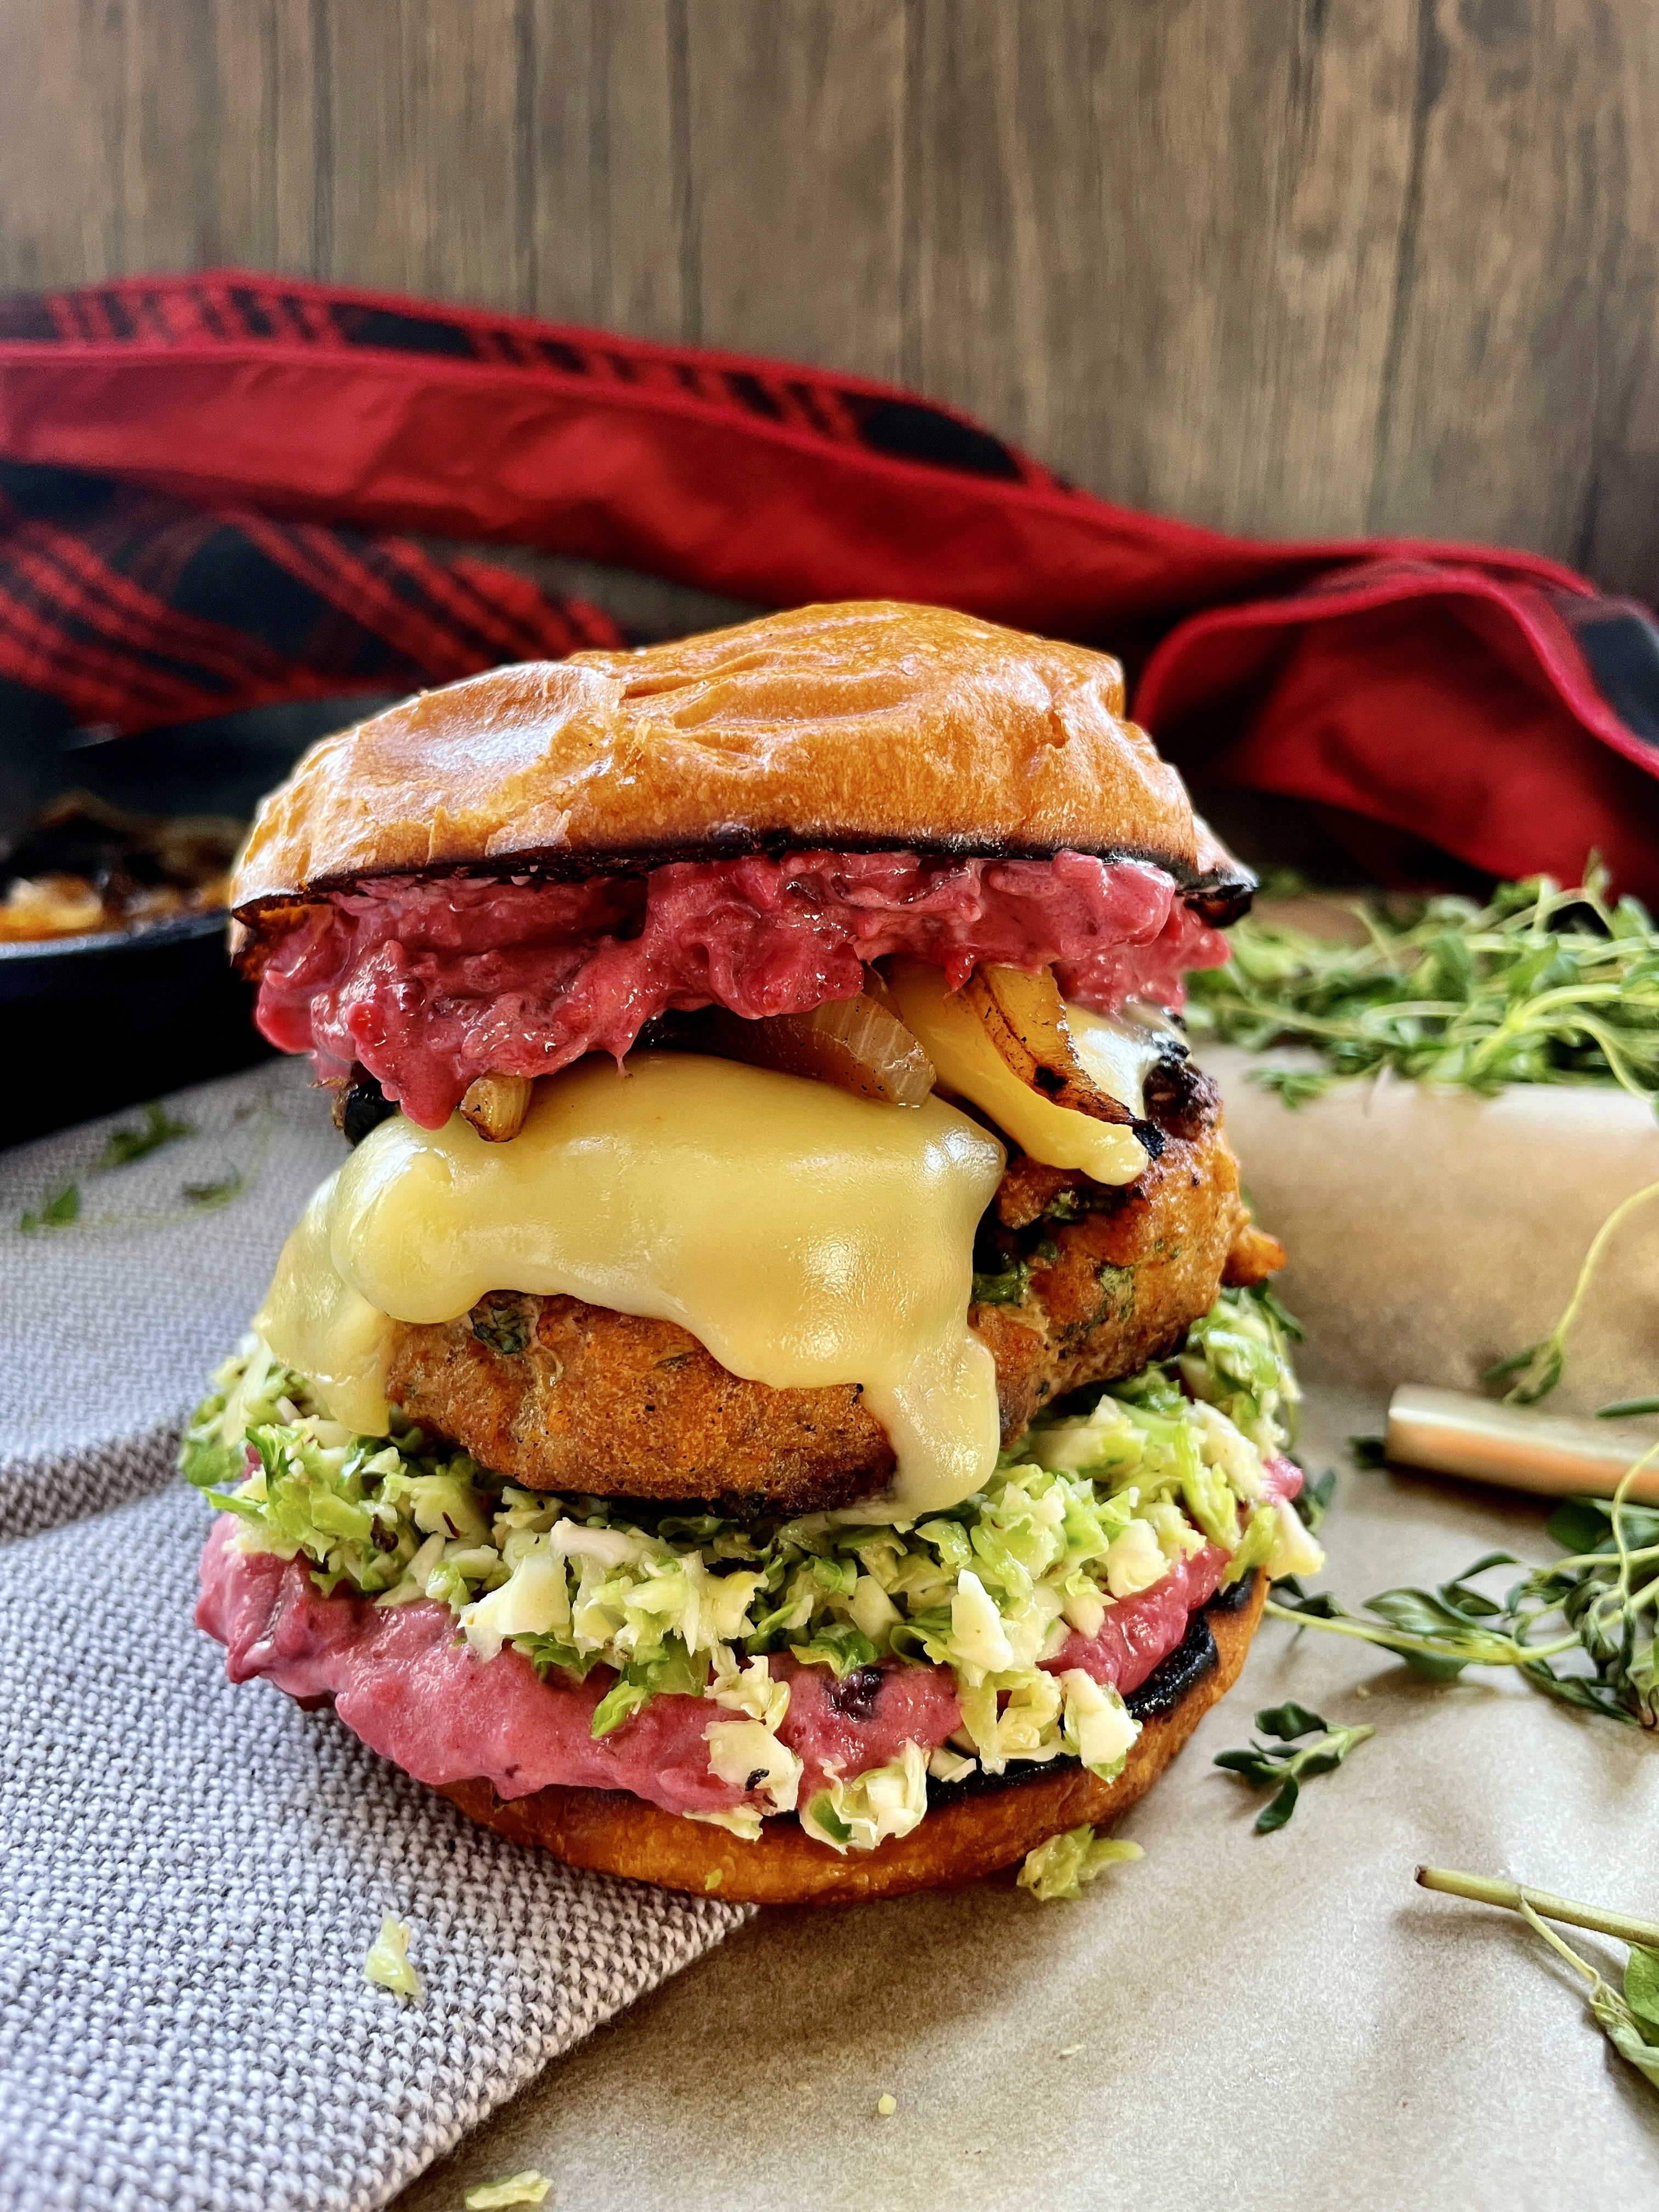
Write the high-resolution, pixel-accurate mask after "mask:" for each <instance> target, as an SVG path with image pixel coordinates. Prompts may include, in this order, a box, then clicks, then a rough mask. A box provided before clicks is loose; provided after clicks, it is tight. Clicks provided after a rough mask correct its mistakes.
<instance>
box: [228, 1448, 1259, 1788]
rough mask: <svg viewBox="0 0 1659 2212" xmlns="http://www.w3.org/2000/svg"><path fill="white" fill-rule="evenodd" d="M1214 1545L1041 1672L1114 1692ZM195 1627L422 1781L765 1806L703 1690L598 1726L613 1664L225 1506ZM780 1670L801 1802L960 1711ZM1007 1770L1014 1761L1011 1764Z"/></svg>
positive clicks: (945, 1726)
mask: <svg viewBox="0 0 1659 2212" xmlns="http://www.w3.org/2000/svg"><path fill="white" fill-rule="evenodd" d="M1301 1485H1302V1475H1301V1471H1300V1469H1299V1468H1297V1467H1296V1466H1295V1465H1294V1464H1293V1463H1292V1462H1290V1461H1288V1460H1285V1459H1280V1458H1275V1459H1273V1460H1270V1461H1269V1462H1268V1464H1267V1478H1266V1481H1265V1484H1264V1490H1265V1492H1266V1493H1267V1495H1268V1496H1269V1497H1273V1498H1292V1497H1294V1496H1295V1495H1296V1493H1297V1491H1298V1490H1299V1489H1300V1488H1301ZM1226 1565H1227V1554H1226V1553H1225V1552H1223V1551H1221V1550H1220V1549H1219V1548H1218V1547H1217V1546H1215V1545H1213V1544H1206V1546H1205V1547H1203V1549H1202V1550H1200V1551H1198V1552H1196V1553H1194V1554H1193V1555H1192V1556H1191V1557H1190V1558H1188V1559H1182V1560H1178V1561H1176V1563H1174V1564H1173V1565H1171V1566H1170V1571H1169V1572H1168V1573H1167V1574H1165V1575H1164V1577H1163V1578H1162V1579H1161V1580H1160V1581H1158V1582H1157V1583H1154V1584H1153V1585H1152V1588H1151V1589H1147V1590H1146V1591H1144V1592H1143V1593H1142V1594H1140V1595H1139V1596H1136V1597H1132V1598H1129V1599H1127V1600H1125V1601H1122V1602H1121V1603H1120V1604H1118V1605H1115V1606H1114V1607H1112V1608H1111V1609H1110V1610H1109V1612H1108V1613H1106V1615H1105V1618H1104V1620H1103V1621H1102V1623H1101V1626H1100V1627H1099V1628H1098V1629H1097V1631H1096V1632H1095V1633H1094V1634H1093V1635H1092V1636H1085V1635H1083V1634H1082V1633H1081V1632H1073V1634H1072V1636H1071V1637H1070V1638H1069V1639H1068V1640H1067V1642H1066V1644H1065V1645H1064V1646H1063V1647H1062V1649H1061V1650H1060V1651H1059V1652H1058V1653H1057V1654H1056V1655H1055V1656H1054V1658H1053V1659H1051V1660H1048V1661H1045V1662H1042V1663H1043V1666H1044V1668H1045V1669H1047V1670H1048V1671H1050V1672H1053V1673H1054V1674H1060V1673H1063V1672H1065V1671H1066V1669H1068V1668H1082V1669H1083V1670H1084V1671H1085V1673H1087V1674H1091V1676H1092V1677H1093V1678H1094V1679H1095V1680H1097V1681H1098V1682H1102V1683H1109V1684H1110V1685H1111V1686H1112V1687H1113V1688H1114V1689H1115V1690H1116V1691H1118V1692H1120V1693H1121V1694H1124V1695H1127V1694H1128V1693H1129V1692H1133V1691H1134V1690H1137V1689H1139V1687H1140V1686H1141V1685H1142V1683H1144V1682H1145V1681H1146V1680H1147V1678H1148V1676H1149V1675H1151V1674H1152V1672H1153V1670H1154V1669H1155V1668H1157V1667H1158V1665H1159V1664H1160V1663H1161V1662H1163V1661H1164V1660H1165V1659H1167V1658H1168V1657H1169V1656H1170V1653H1171V1652H1173V1651H1174V1650H1176V1649H1177V1648H1178V1647H1179V1646H1180V1644H1182V1640H1183V1638H1185V1636H1186V1634H1187V1630H1188V1622H1189V1620H1190V1619H1191V1617H1192V1615H1193V1614H1194V1613H1197V1612H1199V1611H1200V1609H1201V1608H1202V1607H1204V1606H1205V1605H1206V1604H1207V1603H1208V1602H1209V1601H1210V1600H1211V1598H1212V1597H1213V1596H1214V1595H1215V1594H1216V1591H1217V1589H1218V1587H1219V1586H1220V1583H1221V1578H1222V1576H1223V1573H1224V1572H1225V1568H1226ZM201 1581H202V1589H201V1595H200V1597H199V1598H198V1600H197V1607H196V1622H197V1627H199V1628H203V1629H205V1630H206V1631H207V1632H208V1634H209V1635H210V1636H211V1637H213V1638H215V1639H216V1641H217V1642H219V1643H220V1644H223V1645H224V1646H225V1667H226V1671H227V1673H228V1675H229V1677H230V1679H231V1680H232V1681H233V1682H246V1681H250V1680H254V1679H255V1678H263V1679H264V1680H267V1681H270V1682H272V1683H274V1684H275V1685H276V1687H277V1688H278V1689H280V1690H283V1691H286V1692H287V1693H288V1694H289V1696H290V1697H292V1698H295V1699H299V1700H300V1701H301V1703H303V1704H307V1705H313V1704H319V1703H328V1704H331V1705H332V1706H333V1708H334V1711H335V1712H336V1713H337V1715H338V1717H339V1718H340V1719H341V1720H342V1721H343V1722H344V1723H345V1724H346V1726H347V1727H348V1728H349V1729H351V1730H352V1732H353V1734H354V1735H358V1736H361V1737H362V1741H364V1742H365V1743H366V1744H368V1747H369V1748H370V1749H371V1750H373V1751H377V1752H379V1753H380V1755H381V1757H382V1758H384V1759H390V1760H391V1761H392V1764H393V1765H397V1766H401V1767H402V1768H403V1769H404V1771H405V1772H406V1773H409V1774H412V1775H413V1776H414V1777H415V1779H416V1781H417V1782H424V1783H427V1784H430V1785H431V1786H433V1787H434V1788H440V1789H441V1788H442V1787H443V1786H444V1785H445V1784H447V1783H452V1782H462V1781H466V1780H469V1779H471V1778H475V1777H476V1778H479V1779H482V1780H484V1781H487V1782H489V1784H491V1786H492V1787H493V1788H494V1790H495V1793H496V1795H497V1796H499V1797H501V1798H503V1799H511V1798H514V1797H523V1796H529V1795H530V1794H531V1793H532V1791H534V1790H544V1789H548V1788H550V1787H559V1786H561V1785H564V1786H573V1785H574V1786H575V1787H578V1788H583V1789H590V1790H625V1791H627V1792H628V1793H629V1795H630V1796H635V1797H638V1798H641V1799H642V1800H643V1801H644V1802H646V1803H647V1804H652V1805H659V1806H660V1807H661V1808H663V1809H664V1811H665V1812H670V1813H681V1814H684V1813H700V1814H702V1813H714V1812H730V1811H732V1810H733V1809H735V1808H737V1807H738V1806H740V1805H744V1804H752V1805H755V1806H757V1808H761V1806H762V1801H761V1800H759V1799H758V1798H757V1796H755V1795H754V1794H753V1793H752V1792H750V1791H745V1790H742V1789H740V1788H738V1786H736V1785H735V1784H733V1783H732V1782H730V1781H727V1780H724V1779H722V1778H720V1776H718V1775H716V1774H715V1773H714V1772H713V1771H711V1770H710V1767H709V1763H708V1746H707V1743H706V1741H705V1740H704V1730H705V1729H706V1728H707V1726H708V1722H709V1720H710V1719H711V1718H715V1719H719V1718H723V1717H725V1716H724V1715H723V1714H722V1713H721V1712H720V1709H718V1708H716V1707H712V1706H711V1705H709V1703H708V1700H707V1699H703V1698H701V1697H688V1696H684V1695H676V1694H666V1695H662V1696H659V1697H655V1698H653V1699H652V1700H651V1702H650V1703H649V1705H647V1706H646V1707H645V1708H644V1709H643V1711H641V1712H638V1713H636V1714H635V1715H633V1716H632V1717H630V1718H629V1719H627V1720H625V1721H624V1722H623V1723H622V1725H621V1727H620V1728H618V1729H616V1730H615V1732H614V1733H613V1734H611V1735H605V1736H602V1737H600V1738H599V1740H597V1741H595V1740H594V1738H593V1736H592V1732H591V1724H592V1717H593V1711H594V1708H595V1707H596V1706H597V1705H598V1704H599V1700H600V1699H601V1698H602V1697H603V1696H604V1695H605V1692H606V1691H607V1690H609V1689H610V1688H611V1686H612V1684H613V1683H614V1682H615V1680H616V1675H615V1674H614V1673H613V1671H612V1670H611V1668H605V1667H600V1668H595V1669H594V1670H593V1671H592V1673H590V1674H588V1675H587V1677H586V1680H581V1681H578V1680H575V1679H574V1677H571V1676H568V1675H564V1674H560V1673H559V1672H558V1671H557V1670H556V1669H553V1670H550V1672H549V1674H547V1675H546V1677H543V1676H542V1675H540V1674H538V1672H537V1670H536V1669H535V1668H533V1667H532V1665H531V1664H530V1662H528V1661H527V1660H526V1659H525V1658H523V1657H521V1656H520V1654H519V1653H518V1652H517V1651H515V1650H501V1651H500V1652H498V1653H497V1654H496V1656H495V1657H494V1658H492V1659H489V1660H481V1659H479V1658H478V1657H477V1656H475V1655H474V1653H473V1652H472V1651H471V1650H470V1649H469V1648H468V1646H467V1644H465V1641H464V1640H463V1639H462V1638H460V1637H459V1634H458V1633H457V1630H456V1625H455V1619H454V1616H453V1614H452V1613H451V1612H450V1611H449V1609H448V1607H447V1606H442V1605H437V1604H434V1603H433V1602H431V1601H424V1602H421V1601H416V1602H415V1603H412V1604H409V1605H401V1606H396V1607H391V1608H380V1607H376V1606H374V1605H373V1604H371V1603H370V1602H369V1601H368V1600H366V1599H363V1598H361V1597H357V1596H355V1595H350V1594H349V1593H348V1592H345V1591H340V1590H337V1591H336V1592H334V1593H333V1594H332V1595H328V1596H325V1595H323V1594H322V1593H321V1592H320V1591H319V1590H318V1589H317V1588H316V1587H315V1585H314V1584H313V1581H312V1578H311V1575H310V1572H309V1571H308V1570H307V1567H306V1565H305V1563H304V1562H303V1561H302V1560H299V1559H290V1560H283V1559H279V1558H277V1557H276V1554H275V1553H270V1552H249V1551H244V1550H243V1549H242V1548H241V1547H240V1545H239V1544H238V1543H237V1542H236V1532H235V1528H234V1525H233V1523H232V1522H231V1519H230V1516H228V1515H227V1516H224V1517H223V1518H222V1520H221V1521H219V1522H216V1525H215V1526H214V1528H212V1529H211V1530H210V1533H209V1535H208V1540H207V1543H206V1546H205V1547H204V1551H203V1553H202V1571H201ZM770 1666H771V1671H772V1674H773V1678H774V1680H781V1681H785V1682H787V1684H788V1686H789V1691H790V1697H789V1710H788V1711H787V1715H786V1716H785V1717H784V1719H783V1720H782V1721H781V1723H780V1724H779V1727H778V1730H777V1734H778V1736H779V1739H780V1741H782V1742H783V1743H784V1744H786V1745H787V1747H788V1748H789V1749H790V1750H791V1751H793V1753H795V1754H796V1755H797V1757H798V1758H799V1759H800V1760H801V1762H802V1765H803V1768H804V1772H803V1776H802V1780H801V1785H800V1796H801V1802H803V1803H805V1802H807V1800H808V1799H809V1798H810V1797H811V1796H812V1795H813V1794H815V1793H816V1792H817V1790H819V1789H820V1788H821V1787H822V1786H823V1784H824V1782H825V1781H826V1780H827V1779H828V1778H829V1777H830V1776H831V1775H832V1774H842V1775H849V1776H856V1775H859V1774H861V1773H863V1772H865V1771H866V1770H868V1769H870V1768H872V1767H879V1766H884V1765H887V1764H889V1763H890V1761H891V1760H893V1759H896V1757H897V1756H898V1755H899V1753H901V1751H902V1748H903V1747H904V1745H905V1744H906V1743H915V1744H918V1745H920V1746H921V1749H922V1750H923V1751H925V1752H932V1751H934V1750H937V1749H938V1748H939V1747H940V1746H941V1745H943V1744H945V1742H946V1741H948V1740H949V1738H950V1737H951V1735H954V1734H955V1733H956V1732H957V1730H958V1729H960V1728H961V1726H962V1705H961V1701H960V1699H959V1698H958V1696H957V1688H956V1685H955V1682H954V1680H953V1678H952V1675H951V1670H950V1668H948V1667H938V1666H927V1665H921V1664H914V1663H913V1664H907V1663H905V1662H902V1661H901V1660H897V1659H886V1660H884V1661H882V1662H879V1664H878V1666H871V1667H866V1668H860V1669H859V1670H858V1672H857V1673H856V1674H852V1675H849V1676H848V1677H846V1678H845V1679H843V1680H837V1678H836V1675H835V1674H833V1673H832V1672H831V1670H830V1668H829V1666H828V1665H827V1664H821V1663H820V1664H816V1665H805V1666H803V1665H802V1664H801V1663H800V1662H799V1661H798V1660H795V1659H793V1658H792V1657H791V1656H789V1654H788V1653H787V1651H785V1652H783V1653H781V1654H777V1655H775V1656H773V1658H772V1659H771V1661H770ZM1013 1771H1014V1772H1015V1773H1016V1774H1017V1773H1018V1766H1016V1767H1015V1768H1014V1770H1013Z"/></svg>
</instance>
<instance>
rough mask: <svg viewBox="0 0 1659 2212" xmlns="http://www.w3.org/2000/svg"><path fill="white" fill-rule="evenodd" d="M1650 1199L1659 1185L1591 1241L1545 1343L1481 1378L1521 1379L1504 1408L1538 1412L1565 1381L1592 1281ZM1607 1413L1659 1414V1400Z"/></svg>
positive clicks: (1636, 1196) (1636, 1195)
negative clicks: (1571, 1337)
mask: <svg viewBox="0 0 1659 2212" xmlns="http://www.w3.org/2000/svg"><path fill="white" fill-rule="evenodd" d="M1650 1198H1659V1182H1650V1183H1649V1184H1647V1185H1646V1186H1645V1188H1643V1189H1641V1190H1638V1191H1633V1192H1632V1194H1631V1195H1630V1196H1629V1197H1628V1198H1627V1199H1626V1200H1623V1202H1622V1203H1621V1204H1620V1205H1618V1206H1614V1207H1613V1212H1611V1213H1610V1214H1608V1216H1607V1219H1606V1220H1605V1221H1604V1222H1603V1223H1602V1224H1601V1227H1600V1228H1599V1229H1598V1230H1597V1231H1596V1232H1595V1236H1594V1237H1591V1239H1590V1246H1589V1251H1588V1252H1586V1253H1585V1255H1584V1264H1583V1267H1580V1269H1579V1270H1578V1279H1577V1282H1576V1283H1575V1284H1574V1285H1573V1286H1572V1296H1571V1297H1570V1298H1569V1299H1568V1300H1567V1303H1566V1308H1565V1311H1564V1312H1563V1314H1562V1316H1561V1318H1560V1320H1559V1322H1556V1324H1555V1327H1554V1328H1553V1329H1552V1330H1551V1331H1550V1333H1549V1334H1548V1335H1547V1337H1546V1338H1545V1339H1544V1340H1543V1342H1542V1343H1541V1344H1529V1345H1528V1346H1526V1347H1525V1349H1524V1350H1523V1351H1521V1352H1511V1353H1510V1356H1509V1358H1507V1359H1500V1360H1499V1361H1498V1363H1497V1364H1496V1365H1495V1366H1492V1367H1489V1368H1487V1370H1486V1373H1485V1374H1484V1375H1483V1376H1481V1378H1480V1379H1481V1381H1482V1382H1483V1383H1494V1384H1495V1383H1502V1382H1505V1381H1507V1379H1508V1378H1509V1376H1511V1375H1513V1376H1516V1377H1517V1378H1518V1379H1517V1380H1516V1383H1514V1384H1513V1385H1512V1386H1511V1388H1510V1389H1509V1390H1507V1391H1506V1392H1505V1393H1504V1404H1505V1405H1506V1406H1535V1405H1536V1404H1537V1403H1538V1401H1539V1400H1540V1399H1541V1398H1547V1397H1548V1396H1549V1395H1550V1392H1551V1391H1552V1390H1553V1389H1554V1388H1555V1386H1556V1384H1557V1383H1559V1381H1560V1380H1561V1377H1562V1375H1563V1373H1564V1372H1565V1369H1566V1364H1567V1335H1568V1333H1569V1331H1570V1330H1571V1328H1572V1325H1573V1323H1574V1322H1576V1321H1577V1318H1578V1315H1579V1311H1580V1309H1581V1308H1582V1307H1583V1303H1584V1298H1585V1295H1586V1293H1587V1292H1588V1291H1589V1286H1590V1278H1591V1277H1592V1276H1593V1275H1594V1274H1595V1270H1596V1268H1597V1267H1599V1266H1600V1264H1601V1255H1602V1254H1603V1253H1604V1252H1605V1251H1606V1250H1607V1246H1608V1245H1609V1244H1610V1243H1612V1241H1613V1238H1614V1237H1616V1236H1617V1235H1618V1233H1619V1231H1620V1229H1621V1228H1622V1227H1623V1226H1624V1225H1625V1223H1626V1221H1627V1220H1628V1219H1629V1218H1630V1216H1631V1215H1632V1213H1634V1212H1635V1211H1636V1209H1637V1207H1638V1206H1644V1205H1645V1204H1646V1203H1647V1201H1648V1200H1649V1199H1650ZM1601 1412H1602V1416H1603V1418H1604V1419H1612V1418H1613V1416H1614V1415H1615V1414H1619V1413H1654V1412H1659V1399H1653V1398H1648V1399H1640V1398H1635V1399H1631V1400H1629V1401H1626V1403H1625V1404H1623V1405H1620V1406H1604V1407H1602V1408H1601Z"/></svg>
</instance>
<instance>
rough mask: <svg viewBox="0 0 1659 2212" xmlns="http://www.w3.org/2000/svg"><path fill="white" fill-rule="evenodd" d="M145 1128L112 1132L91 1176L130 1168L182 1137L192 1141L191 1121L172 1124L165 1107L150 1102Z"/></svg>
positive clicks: (193, 1133)
mask: <svg viewBox="0 0 1659 2212" xmlns="http://www.w3.org/2000/svg"><path fill="white" fill-rule="evenodd" d="M143 1115H144V1125H143V1128H141V1129H114V1130H112V1131H111V1133H110V1136H109V1141H108V1142H107V1143H106V1145H105V1146H104V1149H103V1151H102V1152H100V1154H99V1155H98V1158H97V1159H96V1160H95V1161H94V1164H93V1170H92V1172H93V1173H94V1175H108V1174H109V1173H110V1171H111V1170H112V1169H113V1168H124V1167H127V1166H129V1165H131V1163H132V1162H133V1161H134V1160H142V1159H145V1158H148V1157H149V1154H150V1153H151V1152H160V1150H161V1147H162V1146H163V1145H172V1144H176V1143H177V1142H178V1140H179V1138H181V1137H193V1136H194V1135H195V1134H196V1124H195V1123H194V1122H193V1121H174V1120H173V1116H172V1115H170V1114H169V1113H168V1112H167V1109H166V1107H165V1106H163V1105H161V1103H160V1102H159V1101H158V1100H156V1099H154V1098H152V1099H151V1100H150V1102H149V1105H147V1106H146V1107H145V1108H144V1109H143Z"/></svg>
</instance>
